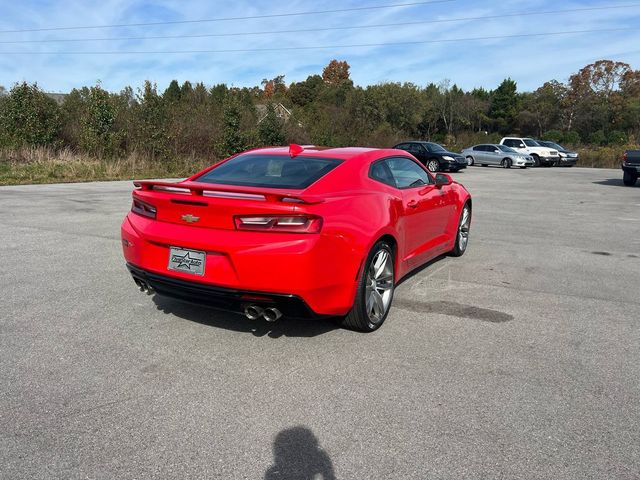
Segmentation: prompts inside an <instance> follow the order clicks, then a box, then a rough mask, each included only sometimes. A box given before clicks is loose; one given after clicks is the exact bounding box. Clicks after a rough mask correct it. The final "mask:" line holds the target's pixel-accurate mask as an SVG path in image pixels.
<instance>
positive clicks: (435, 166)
mask: <svg viewBox="0 0 640 480" xmlns="http://www.w3.org/2000/svg"><path fill="white" fill-rule="evenodd" d="M427 168H428V169H429V171H430V172H434V173H435V172H437V171H438V170H439V169H440V164H439V163H438V161H437V160H429V163H427Z"/></svg>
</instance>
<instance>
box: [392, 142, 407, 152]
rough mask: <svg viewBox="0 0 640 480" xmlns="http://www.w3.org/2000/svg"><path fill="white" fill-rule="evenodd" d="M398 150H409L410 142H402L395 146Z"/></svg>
mask: <svg viewBox="0 0 640 480" xmlns="http://www.w3.org/2000/svg"><path fill="white" fill-rule="evenodd" d="M395 148H396V149H397V150H405V151H406V150H409V144H408V143H401V144H400V145H397V146H396V147H395Z"/></svg>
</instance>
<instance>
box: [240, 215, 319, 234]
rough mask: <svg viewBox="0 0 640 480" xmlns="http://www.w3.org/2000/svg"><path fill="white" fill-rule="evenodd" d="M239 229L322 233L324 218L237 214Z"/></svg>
mask: <svg viewBox="0 0 640 480" xmlns="http://www.w3.org/2000/svg"><path fill="white" fill-rule="evenodd" d="M234 220H235V223H236V228H237V229H238V230H253V231H261V232H289V233H320V230H321V229H322V218H320V217H316V216H313V215H295V216H291V215H287V216H281V215H269V216H260V217H258V216H242V215H239V216H236V217H234Z"/></svg>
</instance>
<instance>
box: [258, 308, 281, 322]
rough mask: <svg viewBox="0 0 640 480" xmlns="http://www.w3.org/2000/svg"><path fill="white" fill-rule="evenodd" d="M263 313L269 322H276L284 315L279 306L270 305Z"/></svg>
mask: <svg viewBox="0 0 640 480" xmlns="http://www.w3.org/2000/svg"><path fill="white" fill-rule="evenodd" d="M262 315H263V316H264V319H265V320H266V321H267V322H275V321H276V320H279V319H280V317H282V312H281V311H280V310H278V309H277V308H273V307H270V308H266V309H265V310H264V313H263V314H262Z"/></svg>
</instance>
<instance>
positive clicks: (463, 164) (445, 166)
mask: <svg viewBox="0 0 640 480" xmlns="http://www.w3.org/2000/svg"><path fill="white" fill-rule="evenodd" d="M393 148H397V149H398V150H404V151H405V152H409V153H410V154H411V155H413V156H414V157H416V158H417V159H418V160H420V162H421V163H422V164H423V165H424V166H426V167H427V169H428V170H429V171H431V172H440V171H443V170H449V171H450V172H457V171H458V170H462V169H463V168H467V160H466V159H465V158H464V157H463V156H462V155H460V154H459V153H453V152H450V151H449V150H447V149H445V148H444V147H442V146H441V145H438V144H437V143H432V142H422V141H415V142H404V143H400V144H398V145H396V146H395V147H393Z"/></svg>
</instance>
